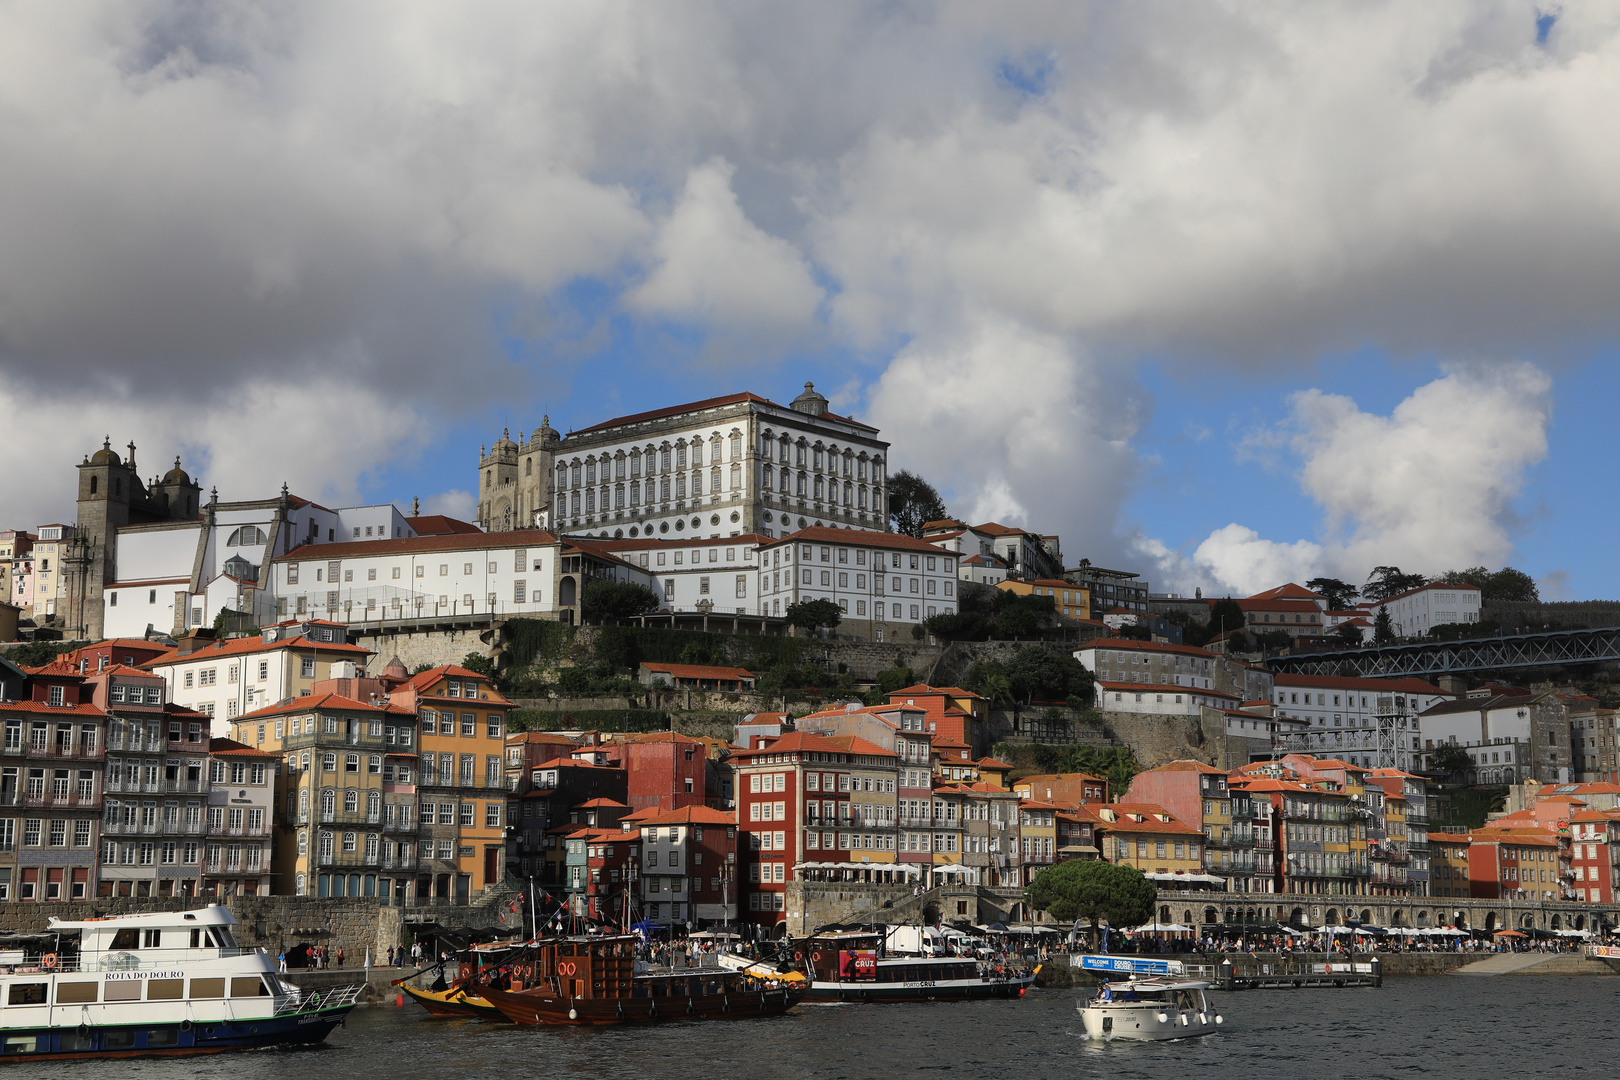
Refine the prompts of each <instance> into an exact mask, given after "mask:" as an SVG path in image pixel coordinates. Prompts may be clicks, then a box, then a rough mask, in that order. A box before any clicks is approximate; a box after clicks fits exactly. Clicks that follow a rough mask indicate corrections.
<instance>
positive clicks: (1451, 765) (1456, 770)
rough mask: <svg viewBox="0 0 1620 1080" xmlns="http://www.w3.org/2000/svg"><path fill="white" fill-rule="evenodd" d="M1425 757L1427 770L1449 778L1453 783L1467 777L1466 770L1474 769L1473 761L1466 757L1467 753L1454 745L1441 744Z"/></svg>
mask: <svg viewBox="0 0 1620 1080" xmlns="http://www.w3.org/2000/svg"><path fill="white" fill-rule="evenodd" d="M1427 756H1428V759H1429V768H1431V769H1433V770H1434V771H1435V772H1438V773H1443V774H1445V775H1446V776H1449V777H1451V779H1452V780H1453V781H1460V780H1462V778H1463V777H1464V776H1466V775H1468V770H1470V769H1472V768H1473V767H1474V761H1473V759H1472V758H1470V757H1469V756H1468V751H1467V750H1464V749H1463V748H1462V747H1460V746H1458V745H1457V744H1456V743H1441V744H1440V745H1439V746H1437V747H1435V748H1434V749H1433V750H1432V751H1430V752H1429V753H1428V755H1427Z"/></svg>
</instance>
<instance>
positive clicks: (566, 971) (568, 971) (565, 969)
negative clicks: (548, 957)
mask: <svg viewBox="0 0 1620 1080" xmlns="http://www.w3.org/2000/svg"><path fill="white" fill-rule="evenodd" d="M578 970H579V965H577V964H575V963H573V962H572V961H569V960H564V961H563V962H562V963H560V964H558V965H557V971H558V972H559V973H560V974H563V975H572V974H573V973H574V972H576V971H578Z"/></svg>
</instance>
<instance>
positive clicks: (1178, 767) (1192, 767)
mask: <svg viewBox="0 0 1620 1080" xmlns="http://www.w3.org/2000/svg"><path fill="white" fill-rule="evenodd" d="M1143 772H1149V773H1156V772H1197V773H1218V774H1220V775H1221V776H1225V775H1226V770H1225V769H1217V768H1216V767H1215V766H1213V765H1205V764H1204V763H1203V762H1202V761H1192V760H1190V759H1187V758H1182V759H1179V760H1177V761H1171V762H1167V763H1166V764H1164V765H1160V766H1159V767H1158V768H1156V769H1144V770H1143ZM1137 775H1139V776H1140V775H1142V774H1141V773H1138V774H1137Z"/></svg>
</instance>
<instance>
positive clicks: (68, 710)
mask: <svg viewBox="0 0 1620 1080" xmlns="http://www.w3.org/2000/svg"><path fill="white" fill-rule="evenodd" d="M0 712H20V713H34V714H35V715H38V716H106V715H107V714H106V713H105V712H103V711H102V710H101V709H100V708H99V707H97V706H95V705H92V704H90V703H89V702H80V703H79V704H77V705H47V704H46V703H45V702H43V701H0Z"/></svg>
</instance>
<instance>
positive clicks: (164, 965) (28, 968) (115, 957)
mask: <svg viewBox="0 0 1620 1080" xmlns="http://www.w3.org/2000/svg"><path fill="white" fill-rule="evenodd" d="M144 951H145V952H147V953H159V954H172V955H168V956H167V957H165V956H159V957H157V958H155V959H154V958H152V957H150V956H147V957H142V956H138V955H136V954H135V953H132V952H122V951H120V952H108V953H100V954H97V955H94V956H92V957H91V958H90V959H89V960H86V959H85V958H84V957H82V956H61V957H53V959H52V961H51V963H50V965H49V966H47V965H45V964H43V963H41V962H40V960H39V959H35V960H32V961H29V962H28V963H26V964H22V965H18V966H16V967H13V968H11V973H13V974H34V973H40V974H46V975H61V974H78V973H80V972H92V971H173V970H174V969H175V965H176V964H177V963H179V962H181V961H182V960H199V959H201V960H211V959H221V960H226V959H231V958H233V957H238V956H253V955H255V954H258V953H262V952H263V951H264V950H263V949H260V948H257V947H252V948H249V947H245V946H236V947H232V948H225V949H220V948H203V949H148V950H144Z"/></svg>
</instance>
